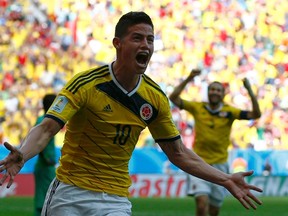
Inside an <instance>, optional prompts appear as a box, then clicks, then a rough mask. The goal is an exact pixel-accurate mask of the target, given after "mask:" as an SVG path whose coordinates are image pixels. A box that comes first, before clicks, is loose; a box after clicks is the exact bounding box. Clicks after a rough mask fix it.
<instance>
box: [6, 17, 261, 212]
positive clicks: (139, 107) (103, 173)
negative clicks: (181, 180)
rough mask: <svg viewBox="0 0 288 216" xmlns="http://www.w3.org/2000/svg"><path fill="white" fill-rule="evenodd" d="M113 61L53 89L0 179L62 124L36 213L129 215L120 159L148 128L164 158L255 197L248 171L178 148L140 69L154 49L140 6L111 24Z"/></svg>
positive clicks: (165, 103) (164, 101) (158, 97)
mask: <svg viewBox="0 0 288 216" xmlns="http://www.w3.org/2000/svg"><path fill="white" fill-rule="evenodd" d="M112 42H113V46H114V47H115V49H116V60H115V61H113V62H111V63H110V64H108V65H103V66H100V67H96V68H92V69H90V70H87V71H84V72H80V73H78V74H76V76H75V77H74V78H72V79H71V80H70V81H68V83H67V84H66V86H64V88H63V89H62V90H61V91H60V92H59V95H58V96H57V98H56V99H55V102H54V103H53V105H52V106H51V108H50V109H49V111H48V112H47V114H46V117H45V118H44V120H43V121H42V123H41V124H39V125H37V126H35V127H33V128H32V129H31V130H30V132H29V133H28V135H27V137H26V138H25V140H24V141H23V143H22V145H21V148H20V149H17V148H15V147H13V146H12V145H10V144H8V143H5V146H6V148H7V149H9V150H10V153H9V155H8V156H7V157H6V158H4V159H3V160H1V161H0V171H1V172H2V171H4V170H5V173H4V175H3V176H2V178H1V180H0V184H3V182H4V181H5V180H7V179H8V180H9V182H8V187H9V186H11V184H12V183H13V180H14V177H15V175H16V174H17V173H18V172H19V171H20V169H21V168H22V167H23V165H24V163H25V162H26V161H27V160H29V159H30V158H32V157H33V156H35V155H36V154H38V153H39V152H40V151H41V150H42V149H44V147H45V146H46V145H47V143H48V141H49V140H50V139H51V138H52V137H53V136H54V135H55V134H56V133H57V132H58V131H59V130H60V129H61V128H62V127H63V126H64V125H65V124H66V135H65V139H64V144H63V147H62V155H61V159H60V165H59V167H58V168H57V171H56V178H55V180H54V181H53V182H52V183H51V185H50V189H49V190H48V192H47V196H46V201H45V204H44V207H43V210H42V215H49V216H63V215H81V216H82V215H90V216H91V215H97V216H99V215H109V216H113V215H115V216H121V215H122V216H124V215H125V216H126V215H131V214H132V213H131V203H130V201H129V199H128V194H129V192H128V189H129V187H130V185H131V180H130V176H129V171H128V163H129V160H130V158H131V155H132V152H133V150H134V148H135V145H136V143H137V140H138V138H139V135H140V133H141V131H142V130H143V129H144V128H146V127H148V128H149V130H150V132H151V134H152V136H153V138H154V139H155V141H156V142H157V143H158V144H159V145H160V147H161V148H162V150H163V151H164V152H165V154H166V155H167V156H168V158H169V160H170V161H171V162H172V163H174V164H175V165H176V166H178V167H179V168H181V169H182V170H184V171H185V172H187V173H190V174H193V175H195V176H198V177H200V178H203V179H205V180H208V181H211V182H214V183H216V184H219V185H222V186H224V187H226V188H227V189H228V190H229V191H230V192H231V193H232V194H233V195H234V196H235V197H236V198H237V199H238V200H239V201H240V202H241V203H242V205H243V206H244V207H245V208H249V207H252V208H256V204H255V203H254V201H255V202H256V203H258V204H261V201H260V200H259V199H258V198H257V197H255V196H254V195H253V194H252V192H251V190H256V191H261V189H260V188H257V187H255V186H253V185H249V184H247V183H246V182H245V181H244V177H246V176H250V175H252V173H253V172H252V171H250V172H244V173H236V174H232V175H229V174H226V173H224V172H221V171H219V170H217V169H215V168H213V167H211V166H210V165H208V164H207V163H205V162H204V161H203V160H202V159H201V158H200V157H198V156H197V155H196V154H195V153H194V152H192V151H191V150H189V149H187V148H185V146H184V145H183V143H182V141H181V138H180V135H179V131H178V130H177V128H176V126H175V124H174V123H173V121H172V116H171V112H170V106H169V100H168V98H167V96H166V95H165V94H164V93H163V92H162V91H161V88H160V87H159V86H158V85H157V84H156V83H155V82H154V81H153V80H152V79H151V78H149V77H148V76H147V75H145V74H144V72H145V70H146V68H147V66H148V63H149V61H150V58H151V56H152V53H153V51H154V27H153V23H152V21H151V19H150V17H149V16H148V15H147V14H146V13H144V12H129V13H127V14H125V15H123V16H122V17H121V18H120V19H119V21H118V23H117V25H116V28H115V37H114V38H113V41H112Z"/></svg>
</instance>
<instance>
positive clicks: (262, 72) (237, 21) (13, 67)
mask: <svg viewBox="0 0 288 216" xmlns="http://www.w3.org/2000/svg"><path fill="white" fill-rule="evenodd" d="M135 10H144V11H145V12H146V13H147V14H149V15H150V16H151V18H152V19H153V22H154V26H155V53H154V55H153V57H152V60H151V63H150V66H149V68H148V70H147V74H148V75H149V76H151V77H152V78H153V79H154V80H155V81H156V82H157V83H159V84H160V86H161V87H162V89H163V91H164V92H165V93H167V94H169V93H170V92H171V90H172V89H173V87H174V86H176V85H177V84H178V82H179V81H181V80H182V79H183V78H184V77H186V76H187V75H188V74H189V73H190V71H191V70H192V69H193V68H201V69H202V74H201V76H200V77H197V79H195V81H194V82H193V83H191V84H189V86H188V87H187V89H186V90H185V92H184V96H185V97H187V99H191V100H199V101H200V100H203V99H204V100H205V99H207V98H206V93H207V85H208V83H209V82H211V81H214V80H217V81H220V82H222V83H224V85H225V86H226V92H227V95H226V97H225V102H227V103H231V104H234V105H236V106H238V107H241V108H247V109H250V108H251V107H250V106H251V104H250V99H249V97H248V94H247V92H246V91H245V88H244V87H243V84H242V79H243V78H244V77H247V78H248V79H249V80H250V82H251V85H252V86H253V90H254V92H256V93H257V97H258V100H259V104H260V108H261V111H262V117H261V118H260V119H259V120H257V121H236V122H235V123H234V125H233V131H232V136H231V139H232V143H233V145H232V146H231V148H255V149H256V150H265V149H277V150H278V149H279V150H281V149H286V150H287V149H288V94H287V92H288V31H287V30H288V4H287V3H285V2H284V3H283V1H282V0H269V1H266V0H178V1H168V0H160V1H152V0H138V1H132V0H121V1H118V0H110V1H109V0H107V1H104V0H103V1H102V0H82V1H75V0H74V1H72V0H49V1H46V0H17V1H13V0H0V81H1V83H0V122H1V123H0V138H1V140H0V141H1V143H3V141H6V140H7V141H9V142H10V143H11V144H14V145H19V143H20V141H21V140H22V139H23V138H24V136H25V134H27V131H28V130H29V128H30V127H31V126H33V125H34V123H35V121H36V118H37V116H38V115H39V114H41V108H42V107H41V98H42V97H43V96H44V94H45V93H49V92H50V93H57V92H58V91H59V89H60V88H61V87H62V86H63V85H64V84H65V83H66V81H67V80H69V79H70V78H71V77H72V76H73V75H74V74H75V73H78V72H80V71H83V70H86V69H88V68H90V67H95V66H98V65H101V64H104V63H109V62H111V61H113V59H114V58H115V51H114V48H113V46H112V39H113V37H114V26H115V24H116V22H117V20H118V19H119V17H120V16H121V15H122V14H123V13H126V12H128V11H135ZM171 111H172V113H173V118H174V120H175V122H176V123H177V125H178V127H179V130H181V133H182V136H183V137H184V139H185V140H187V143H186V144H187V145H190V144H191V143H190V141H191V140H193V124H194V122H193V117H192V116H189V114H187V113H184V112H182V111H181V110H178V109H177V108H176V107H174V106H173V105H172V104H171ZM64 130H65V128H64V129H63V131H64ZM62 135H63V133H62V134H61V133H60V134H59V135H57V136H58V141H57V139H56V143H57V145H60V146H61V144H62V143H61V142H62V141H61V140H62V139H63V137H62ZM150 145H154V144H153V141H152V140H151V136H149V133H148V131H147V130H145V131H144V132H143V134H142V136H141V139H140V140H139V143H138V147H143V146H150Z"/></svg>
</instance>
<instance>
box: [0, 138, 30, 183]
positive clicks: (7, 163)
mask: <svg viewBox="0 0 288 216" xmlns="http://www.w3.org/2000/svg"><path fill="white" fill-rule="evenodd" d="M4 146H5V147H6V148H7V149H8V150H9V151H10V153H9V155H8V156H7V157H5V158H4V159H3V160H1V161H0V173H1V172H3V171H4V170H5V171H6V172H5V173H4V174H3V176H2V178H1V179H0V186H2V185H3V183H4V182H5V181H6V179H7V178H8V177H9V182H8V184H7V188H9V187H10V186H11V185H12V183H13V181H14V177H15V176H16V175H17V174H18V173H19V171H20V170H21V168H22V167H23V166H24V159H23V154H22V153H21V152H20V150H19V149H17V148H16V147H14V146H12V145H10V144H9V143H7V142H5V143H4Z"/></svg>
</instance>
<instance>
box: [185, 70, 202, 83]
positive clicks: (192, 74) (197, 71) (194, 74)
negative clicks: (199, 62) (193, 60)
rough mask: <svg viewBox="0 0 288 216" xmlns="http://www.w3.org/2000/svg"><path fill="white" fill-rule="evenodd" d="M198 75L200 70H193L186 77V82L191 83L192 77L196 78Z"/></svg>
mask: <svg viewBox="0 0 288 216" xmlns="http://www.w3.org/2000/svg"><path fill="white" fill-rule="evenodd" d="M200 74H201V70H200V69H193V70H192V71H191V72H190V74H189V76H188V80H189V81H191V80H193V78H194V77H196V76H198V75H200Z"/></svg>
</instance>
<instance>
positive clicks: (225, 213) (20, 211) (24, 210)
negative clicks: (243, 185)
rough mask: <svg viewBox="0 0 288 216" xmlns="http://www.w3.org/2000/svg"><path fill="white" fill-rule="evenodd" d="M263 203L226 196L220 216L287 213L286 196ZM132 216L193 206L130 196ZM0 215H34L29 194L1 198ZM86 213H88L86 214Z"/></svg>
mask: <svg viewBox="0 0 288 216" xmlns="http://www.w3.org/2000/svg"><path fill="white" fill-rule="evenodd" d="M260 198H261V200H262V201H263V205H262V206H259V207H258V208H257V210H253V209H250V210H246V209H245V208H244V207H242V205H241V204H240V203H239V202H238V201H237V200H236V199H234V198H232V197H228V198H226V200H225V202H224V205H223V208H222V210H221V213H220V216H242V215H243V216H288V207H287V203H288V197H260ZM130 200H131V202H132V205H133V208H132V212H133V216H156V215H157V216H193V215H195V214H194V210H195V205H194V199H193V198H192V197H187V198H131V199H130ZM0 216H33V198H32V197H8V198H0ZM87 216H88V215H87Z"/></svg>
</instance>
